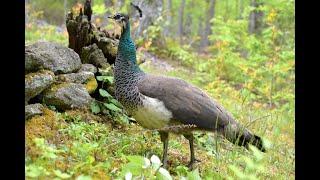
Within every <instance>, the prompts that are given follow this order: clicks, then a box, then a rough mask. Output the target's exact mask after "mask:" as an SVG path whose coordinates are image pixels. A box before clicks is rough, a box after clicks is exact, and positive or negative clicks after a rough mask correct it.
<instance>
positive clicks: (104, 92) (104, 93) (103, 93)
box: [99, 89, 112, 97]
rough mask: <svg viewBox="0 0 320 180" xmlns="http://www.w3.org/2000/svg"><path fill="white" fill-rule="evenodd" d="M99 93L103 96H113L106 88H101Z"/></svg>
mask: <svg viewBox="0 0 320 180" xmlns="http://www.w3.org/2000/svg"><path fill="white" fill-rule="evenodd" d="M99 93H100V95H101V96H102V97H112V96H111V95H110V94H109V93H108V91H106V90H104V89H99Z"/></svg>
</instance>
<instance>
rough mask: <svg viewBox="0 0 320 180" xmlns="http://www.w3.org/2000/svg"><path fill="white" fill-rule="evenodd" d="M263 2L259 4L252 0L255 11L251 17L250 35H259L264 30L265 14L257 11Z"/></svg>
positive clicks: (251, 13)
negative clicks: (263, 19) (263, 20)
mask: <svg viewBox="0 0 320 180" xmlns="http://www.w3.org/2000/svg"><path fill="white" fill-rule="evenodd" d="M261 5H262V3H261V2H257V0H251V6H252V7H254V8H255V9H254V10H253V11H251V12H250V16H249V28H248V29H249V33H250V34H253V33H255V34H258V33H260V31H261V28H262V18H263V12H262V11H260V10H257V9H256V8H258V7H259V6H261Z"/></svg>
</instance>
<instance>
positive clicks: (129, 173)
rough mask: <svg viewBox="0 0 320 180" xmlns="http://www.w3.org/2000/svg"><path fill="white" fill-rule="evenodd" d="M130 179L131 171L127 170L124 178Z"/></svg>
mask: <svg viewBox="0 0 320 180" xmlns="http://www.w3.org/2000/svg"><path fill="white" fill-rule="evenodd" d="M131 179H132V173H131V172H127V174H126V176H125V180H131Z"/></svg>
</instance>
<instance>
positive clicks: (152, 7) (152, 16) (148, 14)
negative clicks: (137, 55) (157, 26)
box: [130, 0, 163, 38]
mask: <svg viewBox="0 0 320 180" xmlns="http://www.w3.org/2000/svg"><path fill="white" fill-rule="evenodd" d="M132 3H133V4H134V5H137V6H139V8H140V9H141V10H142V17H139V13H138V12H137V10H132V11H131V13H130V14H131V16H130V18H132V19H133V22H134V21H139V26H138V27H137V29H133V28H132V37H133V38H134V37H138V36H141V35H142V32H143V31H144V30H146V29H147V28H148V26H150V25H152V24H153V23H154V22H155V21H156V19H157V18H158V17H160V16H161V13H162V7H163V0H157V1H146V0H133V1H132Z"/></svg>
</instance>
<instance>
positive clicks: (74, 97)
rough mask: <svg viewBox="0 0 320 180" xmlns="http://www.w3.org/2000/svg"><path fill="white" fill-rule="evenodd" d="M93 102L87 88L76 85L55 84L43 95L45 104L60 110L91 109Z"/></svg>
mask: <svg viewBox="0 0 320 180" xmlns="http://www.w3.org/2000/svg"><path fill="white" fill-rule="evenodd" d="M92 101H93V99H92V98H91V96H90V95H89V93H88V91H87V89H86V88H85V86H84V85H82V84H76V83H61V84H55V85H52V86H51V87H50V88H48V89H46V90H45V91H44V93H43V103H45V104H47V105H53V106H55V107H56V108H57V109H59V110H66V109H73V108H83V107H89V105H90V104H91V102H92Z"/></svg>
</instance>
